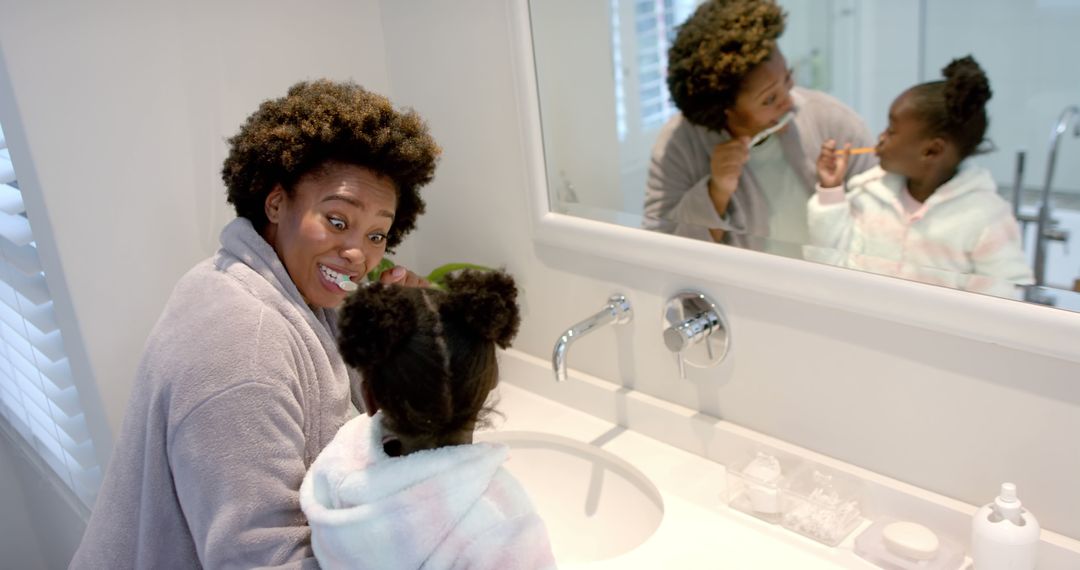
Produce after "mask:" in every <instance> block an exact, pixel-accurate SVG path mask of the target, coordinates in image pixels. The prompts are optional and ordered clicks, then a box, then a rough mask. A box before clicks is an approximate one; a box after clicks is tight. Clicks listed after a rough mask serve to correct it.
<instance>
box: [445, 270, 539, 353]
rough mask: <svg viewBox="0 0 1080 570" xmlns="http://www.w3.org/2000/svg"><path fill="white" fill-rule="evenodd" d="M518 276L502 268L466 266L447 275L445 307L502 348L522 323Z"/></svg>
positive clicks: (511, 339) (507, 343) (468, 326)
mask: <svg viewBox="0 0 1080 570" xmlns="http://www.w3.org/2000/svg"><path fill="white" fill-rule="evenodd" d="M517 294H518V291H517V286H516V285H515V284H514V279H513V278H512V277H510V276H509V275H507V274H506V273H505V272H502V271H475V270H466V271H462V272H460V273H457V274H452V275H450V276H447V279H446V298H445V299H444V300H443V302H442V304H441V305H442V310H443V311H444V314H446V315H447V316H453V318H454V319H455V320H457V321H459V322H461V323H463V324H464V325H465V326H466V327H467V328H468V329H470V330H472V331H473V332H474V333H475V334H477V335H478V336H480V337H481V338H483V339H485V340H489V341H491V342H494V343H495V344H496V345H498V346H499V347H500V348H508V347H509V346H510V342H511V341H513V340H514V336H515V335H517V331H518V326H519V325H520V324H521V315H520V310H519V309H518V305H517Z"/></svg>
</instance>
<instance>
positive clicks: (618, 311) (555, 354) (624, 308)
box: [551, 295, 634, 382]
mask: <svg viewBox="0 0 1080 570" xmlns="http://www.w3.org/2000/svg"><path fill="white" fill-rule="evenodd" d="M633 318H634V311H633V309H632V308H631V307H630V301H628V300H627V299H626V297H625V296H624V295H612V296H611V297H610V298H609V299H608V303H607V304H606V305H604V308H603V309H600V312H598V313H596V314H595V315H593V316H591V317H589V318H587V319H585V320H584V321H581V322H580V323H577V324H576V325H574V326H572V327H570V328H569V329H567V330H566V332H564V333H563V334H562V336H560V337H559V340H557V341H555V350H553V351H552V353H551V368H552V370H554V371H555V380H557V381H559V382H562V381H564V380H566V351H568V350H570V345H571V344H573V342H574V341H575V340H577V339H579V338H581V337H582V336H584V335H585V334H587V333H588V332H589V331H591V330H593V329H595V328H598V327H602V326H604V325H607V324H616V325H621V324H625V323H628V322H630V321H631V320H633Z"/></svg>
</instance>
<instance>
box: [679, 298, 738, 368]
mask: <svg viewBox="0 0 1080 570" xmlns="http://www.w3.org/2000/svg"><path fill="white" fill-rule="evenodd" d="M663 325H664V345H665V346H667V349H668V350H670V351H671V352H672V354H674V355H675V362H676V364H677V365H678V367H679V378H680V379H682V380H685V379H686V363H689V364H690V365H692V366H696V367H698V368H708V367H710V366H716V365H717V364H719V363H720V361H721V360H723V359H724V357H725V356H726V355H727V352H728V348H729V347H730V346H731V333H730V331H731V329H730V327H728V324H727V321H726V320H724V315H723V313H721V312H720V309H718V308H717V307H716V303H714V302H712V300H711V299H709V298H708V297H706V296H705V295H703V294H701V293H698V292H696V291H683V292H681V293H678V294H676V295H675V296H674V297H672V298H671V299H669V300H668V302H667V305H666V306H665V307H664V315H663Z"/></svg>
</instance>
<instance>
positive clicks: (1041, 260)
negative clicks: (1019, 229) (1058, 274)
mask: <svg viewBox="0 0 1080 570" xmlns="http://www.w3.org/2000/svg"><path fill="white" fill-rule="evenodd" d="M1077 119H1080V107H1077V106H1076V105H1069V106H1068V107H1066V108H1065V110H1064V111H1062V112H1061V116H1059V117H1058V120H1057V123H1055V124H1054V128H1053V129H1052V130H1051V131H1050V152H1049V158H1048V159H1047V164H1046V183H1045V184H1044V185H1043V189H1042V196H1041V197H1040V199H1039V219H1038V223H1037V225H1036V226H1035V267H1034V271H1035V285H1036V286H1039V285H1046V242H1047V241H1048V240H1055V241H1066V240H1068V239H1069V232H1068V231H1066V230H1061V229H1058V228H1056V227H1054V226H1055V225H1056V221H1055V220H1053V219H1051V217H1050V208H1051V206H1050V186H1051V184H1052V183H1053V181H1054V167H1055V166H1057V151H1058V142H1059V141H1060V139H1061V135H1063V134H1065V131H1067V130H1069V123H1070V122H1074V123H1075V126H1074V127H1073V136H1077V137H1080V120H1077Z"/></svg>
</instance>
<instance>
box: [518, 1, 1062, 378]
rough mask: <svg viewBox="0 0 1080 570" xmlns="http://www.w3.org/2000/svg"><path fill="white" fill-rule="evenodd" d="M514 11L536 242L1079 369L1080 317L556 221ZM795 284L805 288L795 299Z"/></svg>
mask: <svg viewBox="0 0 1080 570" xmlns="http://www.w3.org/2000/svg"><path fill="white" fill-rule="evenodd" d="M510 1H511V7H510V12H509V14H510V19H511V22H510V31H511V34H512V38H514V39H512V40H511V41H512V42H514V44H515V48H514V50H515V53H514V54H513V56H514V58H515V62H514V63H515V65H514V68H515V75H516V77H515V78H514V81H515V87H516V91H517V97H518V106H519V112H520V113H521V114H522V117H521V124H522V137H523V140H522V148H523V150H524V152H525V157H524V158H525V163H526V170H527V172H526V175H527V192H529V206H530V218H531V221H532V237H533V240H534V241H536V242H539V243H542V244H545V245H549V246H554V247H558V248H562V249H566V250H572V251H577V252H584V253H587V254H592V255H596V256H599V257H604V258H609V259H614V260H618V261H621V262H625V263H628V264H631V265H633V266H637V267H640V268H642V269H648V270H652V271H656V270H660V271H667V272H670V273H672V274H675V275H683V276H685V277H686V278H687V279H694V280H702V281H707V282H715V283H724V284H728V285H733V286H737V287H742V288H745V289H750V290H754V291H760V292H764V293H768V294H773V295H777V296H780V297H785V298H788V299H793V300H796V301H803V302H807V303H812V304H815V305H819V306H824V307H829V308H834V309H837V310H842V311H848V312H855V313H859V314H863V315H868V316H871V317H875V318H879V319H882V320H886V321H891V322H895V323H900V324H904V325H909V326H914V327H919V328H924V329H928V330H932V331H937V332H944V333H947V334H953V335H956V336H959V337H963V338H967V339H971V340H975V341H980V342H986V343H990V344H997V345H1001V346H1004V347H1008V348H1012V349H1016V350H1022V351H1026V352H1031V353H1035V354H1041V355H1044V356H1051V357H1055V358H1060V359H1063V360H1066V361H1070V362H1076V363H1080V314H1078V313H1074V312H1071V311H1066V310H1063V309H1057V308H1053V307H1046V306H1039V305H1033V304H1029V303H1025V302H1021V301H1016V300H1012V299H1004V298H1000V297H993V296H990V295H984V294H979V293H971V292H966V291H958V290H954V289H949V288H946V287H939V286H935V285H928V284H924V283H918V282H914V281H907V280H904V279H900V278H896V277H888V276H884V275H876V274H871V273H864V272H860V271H856V270H852V269H844V268H839V267H833V266H829V265H821V264H817V263H812V262H808V261H804V260H796V259H788V258H786V257H781V256H776V255H768V254H764V253H761V252H756V251H747V250H742V249H738V248H735V247H730V246H723V247H718V246H717V244H711V243H705V242H701V241H696V240H692V239H688V238H681V237H676V236H672V235H667V234H662V233H655V232H650V231H648V230H644V229H638V228H629V227H624V226H619V225H615V224H610V223H606V222H598V221H594V220H588V219H584V218H576V217H573V216H568V215H565V214H558V213H555V212H552V211H551V208H550V200H549V192H548V183H547V172H546V168H545V162H544V141H543V131H542V126H541V121H540V101H539V95H538V93H539V92H538V85H537V79H536V66H535V61H534V56H533V46H532V25H531V18H530V15H529V0H510ZM721 268H722V269H721ZM788 283H799V284H800V287H798V288H797V289H794V290H793V289H791V288H789V287H786V286H785V284H788ZM627 285H629V286H632V285H633V284H632V283H631V284H627ZM883 299H885V300H888V302H884V303H883V302H881V301H882V300H883Z"/></svg>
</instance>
